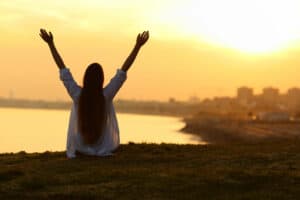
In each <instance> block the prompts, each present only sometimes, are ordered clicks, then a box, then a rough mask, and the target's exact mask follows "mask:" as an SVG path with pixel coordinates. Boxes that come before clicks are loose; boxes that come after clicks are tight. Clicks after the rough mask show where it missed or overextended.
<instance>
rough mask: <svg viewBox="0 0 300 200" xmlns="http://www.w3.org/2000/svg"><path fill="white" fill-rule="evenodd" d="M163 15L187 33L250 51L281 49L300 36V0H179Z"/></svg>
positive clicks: (166, 20)
mask: <svg viewBox="0 0 300 200" xmlns="http://www.w3.org/2000/svg"><path fill="white" fill-rule="evenodd" d="M174 2H175V1H174ZM183 2H184V3H183ZM159 18H160V19H159V20H160V21H162V23H163V24H168V27H172V28H175V29H177V31H180V32H181V33H184V34H185V35H186V36H193V37H197V38H198V39H205V40H206V41H209V42H212V43H216V44H219V45H223V46H225V47H229V48H234V49H238V50H240V51H244V52H249V53H264V52H270V51H276V50H280V49H282V48H285V47H286V46H288V45H290V44H291V43H292V42H293V41H295V40H296V39H299V36H300V21H299V20H298V19H299V18H300V1H298V0H226V1H224V0H209V1H208V0H187V1H177V2H176V3H173V4H170V5H169V6H168V8H165V9H163V10H162V13H161V14H160V16H159Z"/></svg>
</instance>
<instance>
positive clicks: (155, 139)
mask: <svg viewBox="0 0 300 200" xmlns="http://www.w3.org/2000/svg"><path fill="white" fill-rule="evenodd" d="M68 120H69V111H67V110H38V109H14V108H0V124H1V126H0V153H5V152H19V151H26V152H44V151H47V150H48V151H63V150H65V145H66V134H67V127H68ZM118 121H119V128H120V139H121V143H122V144H127V143H128V142H134V143H141V142H145V143H159V144H160V143H162V142H164V143H176V144H199V143H201V141H199V138H195V137H194V136H192V135H188V134H184V133H181V132H179V130H180V129H181V128H183V126H184V123H183V122H182V121H181V120H180V119H179V118H174V117H161V116H148V115H136V114H118Z"/></svg>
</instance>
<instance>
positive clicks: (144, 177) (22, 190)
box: [0, 140, 300, 200]
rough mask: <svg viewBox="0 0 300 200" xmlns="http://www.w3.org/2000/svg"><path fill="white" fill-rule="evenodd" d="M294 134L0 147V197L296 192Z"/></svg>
mask: <svg viewBox="0 0 300 200" xmlns="http://www.w3.org/2000/svg"><path fill="white" fill-rule="evenodd" d="M299 152H300V141H298V140H293V141H291V140H289V141H286V140H285V141H281V142H276V143H275V142H269V143H268V142H263V143H256V144H234V145H202V146H200V145H199V146H197V145H169V144H161V145H155V144H129V145H122V146H121V147H120V149H119V150H118V151H117V153H116V154H115V155H114V156H111V157H104V158H95V157H84V156H81V157H79V158H76V159H72V160H68V159H66V157H65V153H64V152H45V153H41V154H38V153H35V154H27V153H25V152H20V153H17V154H0V166H1V167H0V198H1V199H230V200H234V199H255V200H258V199H264V200H265V199H297V198H298V197H299V196H300V154H299Z"/></svg>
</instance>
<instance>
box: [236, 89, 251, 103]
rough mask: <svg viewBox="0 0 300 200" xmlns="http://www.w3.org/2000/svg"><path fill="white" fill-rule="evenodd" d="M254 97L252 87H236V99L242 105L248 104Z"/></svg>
mask: <svg viewBox="0 0 300 200" xmlns="http://www.w3.org/2000/svg"><path fill="white" fill-rule="evenodd" d="M253 99H254V95H253V89H252V88H248V87H240V88H238V89H237V100H238V102H239V103H240V104H242V105H248V104H250V103H251V102H252V101H253Z"/></svg>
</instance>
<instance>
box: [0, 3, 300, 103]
mask: <svg viewBox="0 0 300 200" xmlns="http://www.w3.org/2000/svg"><path fill="white" fill-rule="evenodd" d="M224 2H226V3H224ZM241 2H242V3H241ZM299 11H300V3H298V1H297V0H278V1H276V0H273V1H270V0H259V1H258V0H251V1H250V0H244V1H238V0H228V1H222V0H187V1H180V0H161V1H157V0H151V1H150V0H149V1H148V0H147V1H146V0H145V1H137V0H114V1H108V0H107V1H101V0H89V1H86V0H75V1H71V0H66V1H59V0H52V1H35V0H14V1H9V0H3V1H1V2H0V13H1V17H0V33H1V37H0V44H1V45H0V52H1V56H0V57H1V65H0V74H1V78H0V96H2V97H7V96H9V95H10V94H11V93H12V94H13V95H14V96H15V97H18V98H30V99H51V100H56V99H63V100H66V99H68V96H67V94H66V92H65V90H64V88H63V86H62V84H61V83H60V82H59V79H58V71H57V69H56V66H55V64H54V62H53V60H52V57H51V55H50V52H49V50H48V48H47V46H46V45H45V44H44V43H43V41H42V40H40V39H39V36H38V32H39V28H40V27H43V28H46V29H50V30H51V31H52V32H53V34H54V37H55V42H56V45H57V47H58V49H59V51H60V53H61V55H62V57H63V58H64V61H65V63H66V65H67V66H69V68H71V71H72V72H73V74H74V77H75V78H76V79H77V81H78V82H79V83H81V80H82V75H83V73H84V70H85V68H86V66H87V65H88V64H89V63H91V62H95V61H96V62H99V63H101V64H102V65H103V67H104V70H105V75H106V81H108V80H109V79H110V77H111V76H112V75H113V74H114V73H115V70H116V68H118V67H120V66H121V65H122V63H123V61H124V60H125V58H126V57H127V55H128V53H129V52H130V50H131V48H132V47H133V45H134V42H135V37H136V34H137V33H138V32H141V31H143V30H149V31H150V34H151V38H150V40H149V43H148V44H146V46H145V47H144V48H143V49H142V50H141V52H140V54H139V56H138V58H137V60H136V62H135V63H134V65H133V67H132V68H131V69H130V71H129V73H128V80H127V82H126V84H125V85H124V87H123V88H122V90H121V91H120V93H119V95H118V98H123V99H143V100H146V99H151V100H152V99H155V100H168V99H169V98H170V97H174V98H176V99H181V100H186V99H188V98H189V97H190V96H193V95H197V96H198V97H200V98H202V99H203V98H205V97H213V96H221V95H230V96H232V95H234V94H235V90H236V88H237V87H239V86H244V85H246V86H251V87H254V88H255V92H256V93H259V92H260V91H261V89H262V88H263V87H266V86H274V87H278V88H280V90H281V91H282V92H286V90H287V88H289V87H294V86H297V87H300V79H299V74H298V73H297V72H299V69H300V56H299V55H300V40H299V38H300V14H299V13H300V12H299Z"/></svg>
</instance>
